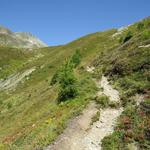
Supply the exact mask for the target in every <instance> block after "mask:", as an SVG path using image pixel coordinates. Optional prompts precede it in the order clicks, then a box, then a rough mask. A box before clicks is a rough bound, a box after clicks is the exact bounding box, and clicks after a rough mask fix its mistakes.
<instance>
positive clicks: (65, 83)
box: [58, 61, 78, 102]
mask: <svg viewBox="0 0 150 150" xmlns="http://www.w3.org/2000/svg"><path fill="white" fill-rule="evenodd" d="M77 93H78V90H77V79H76V78H75V76H74V72H73V64H72V63H71V62H70V61H67V62H66V63H65V65H64V66H63V67H62V68H61V71H60V75H59V94H58V101H59V102H61V101H65V100H67V99H69V98H74V97H75V96H76V95H77Z"/></svg>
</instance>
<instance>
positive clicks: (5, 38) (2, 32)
mask: <svg viewBox="0 0 150 150" xmlns="http://www.w3.org/2000/svg"><path fill="white" fill-rule="evenodd" d="M0 46H9V47H17V48H29V49H32V48H42V47H47V46H48V45H46V44H45V43H44V42H42V41H41V40H40V39H38V38H37V37H36V36H34V35H33V34H32V33H30V32H12V31H11V30H9V29H8V28H6V27H3V26H0Z"/></svg>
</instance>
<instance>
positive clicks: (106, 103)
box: [95, 95, 109, 108]
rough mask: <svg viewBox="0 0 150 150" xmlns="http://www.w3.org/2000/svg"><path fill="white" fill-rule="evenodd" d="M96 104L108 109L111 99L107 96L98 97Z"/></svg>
mask: <svg viewBox="0 0 150 150" xmlns="http://www.w3.org/2000/svg"><path fill="white" fill-rule="evenodd" d="M95 100H96V103H97V104H100V106H101V107H102V108H106V107H108V106H109V97H108V96H106V95H102V96H100V97H96V99H95Z"/></svg>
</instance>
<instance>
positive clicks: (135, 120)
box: [92, 18, 150, 150]
mask: <svg viewBox="0 0 150 150" xmlns="http://www.w3.org/2000/svg"><path fill="white" fill-rule="evenodd" d="M114 38H116V39H118V41H119V43H120V44H119V46H118V47H116V48H115V49H114V48H113V49H107V50H106V51H103V53H100V54H99V56H98V57H97V58H96V59H95V60H94V61H93V63H92V64H93V65H94V66H95V67H96V71H95V74H96V75H97V77H100V75H101V74H102V73H103V74H105V75H107V76H109V77H110V80H111V81H113V84H114V87H115V88H117V89H118V90H119V91H120V93H121V100H122V105H123V106H124V109H125V110H124V112H123V114H122V115H121V117H120V119H119V123H118V126H117V127H116V130H115V132H114V133H113V134H112V135H110V136H109V137H106V138H105V139H104V140H103V147H104V149H106V150H109V149H110V150H112V149H128V148H129V147H130V144H131V143H138V145H139V147H140V149H150V142H149V141H150V124H149V123H150V112H149V109H150V105H149V104H150V45H149V44H150V18H147V19H144V20H142V21H141V22H138V23H135V24H133V25H131V26H129V27H128V28H127V29H126V30H124V31H123V32H122V33H121V34H120V35H117V36H116V37H114ZM137 94H138V95H143V99H142V102H141V103H140V102H138V101H139V96H136V97H135V95H137ZM137 102H138V103H140V104H139V105H138V106H137Z"/></svg>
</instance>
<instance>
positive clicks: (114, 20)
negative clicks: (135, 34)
mask: <svg viewBox="0 0 150 150" xmlns="http://www.w3.org/2000/svg"><path fill="white" fill-rule="evenodd" d="M149 15H150V0H0V24H1V25H3V26H6V27H8V28H10V29H11V30H13V31H28V32H31V33H33V34H34V35H36V36H38V37H39V38H40V39H41V40H43V41H44V42H45V43H47V44H48V45H60V44H65V43H68V42H70V41H72V40H74V39H76V38H78V37H81V36H83V35H86V34H89V33H93V32H97V31H102V30H106V29H109V28H118V27H121V26H124V25H128V24H131V23H133V22H135V21H138V20H140V19H142V18H144V17H146V16H149Z"/></svg>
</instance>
